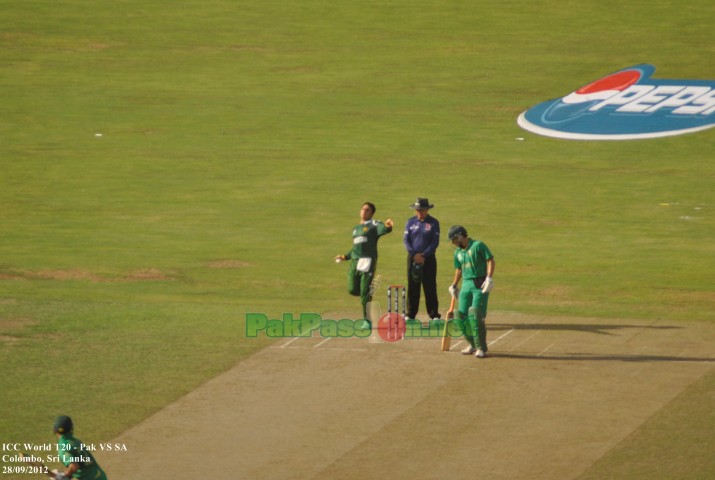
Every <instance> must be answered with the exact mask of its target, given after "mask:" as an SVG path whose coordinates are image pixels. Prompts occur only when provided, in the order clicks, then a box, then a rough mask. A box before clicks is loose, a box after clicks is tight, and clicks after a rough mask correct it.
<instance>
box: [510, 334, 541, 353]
mask: <svg viewBox="0 0 715 480" xmlns="http://www.w3.org/2000/svg"><path fill="white" fill-rule="evenodd" d="M540 333H541V330H537V331H536V333H532V334H531V335H529V336H528V337H526V338H525V339H524V340H522V341H521V342H519V343H517V344H516V345H514V346H513V347H512V348H511V349H509V351H510V352H513V351H514V350H516V349H517V348H519V347H520V346H522V345H523V344H524V343H525V342H527V341H529V340H531V339H532V338H534V337H535V336H536V335H538V334H540Z"/></svg>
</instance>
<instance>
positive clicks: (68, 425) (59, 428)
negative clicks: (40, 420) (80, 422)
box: [52, 415, 73, 433]
mask: <svg viewBox="0 0 715 480" xmlns="http://www.w3.org/2000/svg"><path fill="white" fill-rule="evenodd" d="M52 428H53V430H54V431H55V433H67V432H71V431H72V428H73V425H72V419H71V418H70V417H68V416H67V415H60V416H59V417H57V418H56V419H55V423H54V425H53V426H52Z"/></svg>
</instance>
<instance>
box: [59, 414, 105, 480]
mask: <svg viewBox="0 0 715 480" xmlns="http://www.w3.org/2000/svg"><path fill="white" fill-rule="evenodd" d="M52 429H53V431H54V432H55V435H57V453H58V454H59V457H60V460H61V461H62V463H63V464H64V465H65V467H67V470H65V471H64V472H56V473H55V474H54V478H55V479H56V480H68V479H72V478H78V479H80V480H107V475H106V474H105V473H104V470H102V468H101V467H100V466H99V465H98V464H97V461H96V460H95V459H94V456H93V455H92V453H91V452H90V451H89V450H88V449H86V448H85V445H84V444H83V443H82V441H81V440H79V439H77V438H76V437H75V436H74V431H73V430H74V426H73V424H72V419H71V418H70V417H68V416H65V415H60V416H59V417H57V419H56V420H55V423H54V425H53V426H52Z"/></svg>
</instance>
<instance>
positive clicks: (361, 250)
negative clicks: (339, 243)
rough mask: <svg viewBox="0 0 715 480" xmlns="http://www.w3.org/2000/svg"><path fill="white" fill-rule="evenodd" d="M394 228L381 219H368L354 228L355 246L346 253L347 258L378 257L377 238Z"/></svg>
mask: <svg viewBox="0 0 715 480" xmlns="http://www.w3.org/2000/svg"><path fill="white" fill-rule="evenodd" d="M391 231H392V228H389V227H386V226H385V224H384V223H382V222H381V221H379V220H368V221H367V222H364V223H361V224H359V225H356V226H355V228H353V248H352V250H350V252H348V253H346V254H345V259H346V260H351V259H359V258H365V257H369V258H372V259H373V260H374V259H376V258H377V239H378V238H380V237H381V236H383V235H385V234H387V233H390V232H391Z"/></svg>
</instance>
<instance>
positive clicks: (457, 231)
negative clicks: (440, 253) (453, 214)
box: [447, 225, 467, 240]
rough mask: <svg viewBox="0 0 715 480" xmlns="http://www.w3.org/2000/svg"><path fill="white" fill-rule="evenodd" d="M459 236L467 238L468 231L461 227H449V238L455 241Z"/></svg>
mask: <svg viewBox="0 0 715 480" xmlns="http://www.w3.org/2000/svg"><path fill="white" fill-rule="evenodd" d="M457 235H461V236H463V237H466V236H467V230H466V229H465V228H464V227H463V226H461V225H452V226H451V227H449V232H448V233H447V237H448V238H449V239H450V240H453V239H454V238H455V237H456V236H457Z"/></svg>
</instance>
